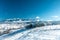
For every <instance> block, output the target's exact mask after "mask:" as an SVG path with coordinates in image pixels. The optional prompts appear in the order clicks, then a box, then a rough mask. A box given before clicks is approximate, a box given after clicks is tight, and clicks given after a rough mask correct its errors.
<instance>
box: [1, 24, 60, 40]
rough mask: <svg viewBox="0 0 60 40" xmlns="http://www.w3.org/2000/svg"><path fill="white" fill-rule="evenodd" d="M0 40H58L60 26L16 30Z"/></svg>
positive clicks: (59, 37)
mask: <svg viewBox="0 0 60 40" xmlns="http://www.w3.org/2000/svg"><path fill="white" fill-rule="evenodd" d="M0 39H1V40H59V39H60V25H51V26H43V27H37V28H34V29H29V30H27V29H25V30H24V29H22V30H17V31H15V32H14V33H10V34H6V35H2V36H0Z"/></svg>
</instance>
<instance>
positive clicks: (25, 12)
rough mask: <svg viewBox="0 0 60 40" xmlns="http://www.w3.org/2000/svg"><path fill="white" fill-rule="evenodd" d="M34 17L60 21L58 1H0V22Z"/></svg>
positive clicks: (59, 1)
mask: <svg viewBox="0 0 60 40" xmlns="http://www.w3.org/2000/svg"><path fill="white" fill-rule="evenodd" d="M36 16H39V17H40V18H41V20H60V18H59V17H60V0H0V20H3V19H8V18H35V17H36Z"/></svg>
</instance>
